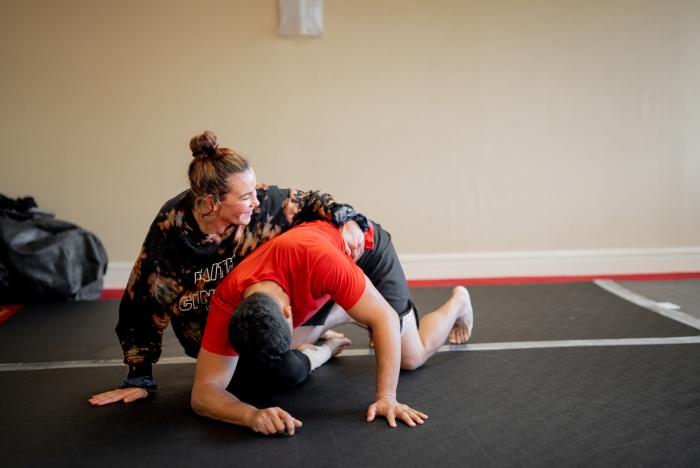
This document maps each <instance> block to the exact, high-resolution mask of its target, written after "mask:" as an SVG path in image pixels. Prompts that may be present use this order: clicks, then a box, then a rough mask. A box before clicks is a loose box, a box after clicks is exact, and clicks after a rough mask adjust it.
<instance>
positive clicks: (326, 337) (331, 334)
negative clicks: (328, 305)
mask: <svg viewBox="0 0 700 468" xmlns="http://www.w3.org/2000/svg"><path fill="white" fill-rule="evenodd" d="M331 338H345V335H343V334H342V333H339V332H337V331H335V330H326V331H325V332H323V335H321V337H320V338H319V340H330V339H331Z"/></svg>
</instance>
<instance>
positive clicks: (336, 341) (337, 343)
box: [323, 332, 352, 357]
mask: <svg viewBox="0 0 700 468" xmlns="http://www.w3.org/2000/svg"><path fill="white" fill-rule="evenodd" d="M333 333H335V332H333ZM338 335H340V337H339V338H336V337H333V338H330V339H327V340H323V344H325V345H326V346H328V349H330V350H331V357H334V356H337V355H338V354H340V352H341V351H343V350H344V349H345V348H347V347H348V346H350V345H351V344H352V341H350V339H349V338H345V336H344V335H343V334H342V333H338Z"/></svg>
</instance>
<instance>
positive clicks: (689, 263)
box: [399, 247, 700, 280]
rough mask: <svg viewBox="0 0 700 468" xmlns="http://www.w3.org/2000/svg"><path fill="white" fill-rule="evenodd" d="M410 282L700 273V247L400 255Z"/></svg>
mask: <svg viewBox="0 0 700 468" xmlns="http://www.w3.org/2000/svg"><path fill="white" fill-rule="evenodd" d="M399 257H400V258H401V264H402V265H403V268H404V271H405V272H406V277H407V278H408V279H411V280H418V279H444V278H508V277H538V276H589V275H627V274H646V273H679V272H698V271H700V247H680V248H663V249H616V250H569V251H541V252H484V253H455V254H433V255H430V254H407V255H400V256H399Z"/></svg>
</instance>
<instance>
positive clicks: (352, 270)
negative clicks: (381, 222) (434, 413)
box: [191, 221, 473, 435]
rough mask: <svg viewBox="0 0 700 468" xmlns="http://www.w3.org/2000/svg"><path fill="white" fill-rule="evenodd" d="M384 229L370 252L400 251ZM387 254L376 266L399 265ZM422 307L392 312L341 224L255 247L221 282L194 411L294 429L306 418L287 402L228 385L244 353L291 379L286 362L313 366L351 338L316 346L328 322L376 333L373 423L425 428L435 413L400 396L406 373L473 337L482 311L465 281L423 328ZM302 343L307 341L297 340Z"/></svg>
mask: <svg viewBox="0 0 700 468" xmlns="http://www.w3.org/2000/svg"><path fill="white" fill-rule="evenodd" d="M378 230H381V227H380V226H378V225H376V226H373V229H371V230H370V231H368V234H367V239H366V248H368V247H370V246H372V242H370V241H372V240H374V241H375V242H374V243H375V244H376V241H377V240H378V239H379V240H380V241H381V242H382V243H383V244H385V245H384V247H383V248H382V249H381V252H383V254H384V255H385V256H386V255H388V256H394V257H395V251H394V250H393V247H391V243H390V240H384V241H382V240H381V238H378V237H377V235H376V233H377V231H378ZM381 232H385V231H381ZM387 245H388V247H391V248H386V247H387ZM374 250H376V246H375V249H374ZM373 253H374V252H372V251H371V250H370V251H366V252H365V253H364V254H363V255H367V256H368V257H371V256H372V254H373ZM379 260H382V259H379ZM379 260H377V262H376V263H377V265H387V264H394V262H393V261H379ZM394 260H395V259H394ZM406 290H407V288H406ZM329 300H332V301H334V302H335V304H336V305H337V306H335V307H333V310H332V311H330V312H329V313H328V314H327V316H326V317H325V322H324V323H323V324H319V323H318V322H315V321H314V317H315V316H316V315H319V310H321V309H322V307H323V305H324V304H326V303H327V302H328V301H329ZM409 302H410V300H409ZM413 310H414V309H413V308H410V309H409V311H395V310H394V309H392V307H391V306H390V305H389V303H388V302H387V300H386V299H385V298H384V297H382V295H381V294H379V292H378V291H377V289H376V288H375V286H374V285H373V284H372V283H371V281H370V280H369V279H368V278H367V276H365V274H364V273H363V271H362V270H361V269H360V268H359V267H358V266H357V265H356V264H355V263H354V262H353V259H352V258H351V257H349V256H348V255H346V254H345V252H344V245H343V239H342V234H341V233H340V231H339V230H338V228H336V227H334V226H333V225H331V224H330V223H327V222H324V221H315V222H309V223H305V224H302V225H300V226H297V227H295V228H293V229H291V230H289V231H288V232H286V233H284V234H281V235H279V236H277V237H276V238H274V239H272V240H270V241H268V242H267V243H266V244H264V245H263V246H261V247H259V248H258V249H257V250H255V251H254V252H253V253H251V254H250V255H249V256H248V257H247V258H246V259H245V260H244V261H243V262H241V264H240V265H239V266H238V267H237V268H236V269H234V270H233V271H232V272H231V273H230V274H229V275H228V276H227V277H226V278H225V279H224V280H223V282H222V283H221V284H220V285H219V287H218V288H217V290H216V293H215V294H214V296H213V298H212V301H211V308H210V312H209V318H208V322H207V327H206V329H205V332H204V338H203V341H202V349H201V350H200V353H199V356H198V359H197V368H196V372H195V379H194V385H193V388H192V399H191V403H192V408H193V410H194V411H195V412H196V413H197V414H199V415H202V416H206V417H209V418H213V419H218V420H221V421H225V422H229V423H233V424H238V425H243V426H247V427H249V428H251V429H252V430H254V431H256V432H260V433H263V434H276V433H282V432H285V431H286V432H287V433H288V434H289V435H293V434H294V431H295V429H297V428H299V427H301V424H302V423H301V421H299V420H297V419H296V418H294V417H292V415H290V414H289V413H287V412H286V411H284V410H283V409H281V408H263V409H259V408H256V407H254V406H252V405H250V404H247V403H244V402H242V401H241V400H239V399H238V398H237V397H236V396H235V395H234V394H233V393H231V392H229V391H228V390H227V387H228V386H229V384H230V382H231V380H232V378H233V377H234V373H235V372H236V369H237V366H238V363H239V357H240V360H241V363H244V362H247V363H248V364H251V363H252V364H253V365H252V367H251V368H254V369H257V371H259V372H262V373H264V372H266V371H270V372H272V373H275V372H276V373H277V374H278V375H282V374H284V372H281V373H280V372H279V369H280V368H287V369H288V368H290V367H291V368H294V367H295V366H297V364H298V362H299V361H300V360H306V361H308V362H309V367H310V370H313V369H314V368H316V367H318V366H319V365H321V364H323V362H325V361H326V360H328V358H329V357H330V356H331V354H333V353H335V352H338V351H339V350H341V349H342V348H343V347H344V346H345V345H347V341H343V340H344V338H342V337H338V338H332V339H331V340H328V341H331V343H326V344H322V345H321V346H319V347H316V346H314V345H312V344H311V343H313V342H314V341H315V340H316V339H317V338H318V337H319V336H321V335H320V334H321V333H322V332H323V331H324V330H326V329H328V328H329V327H332V326H335V325H337V324H339V323H342V322H349V321H353V322H356V323H359V324H361V325H363V326H365V327H367V328H368V329H370V330H371V332H372V337H373V341H374V348H375V356H376V360H377V375H376V391H375V402H374V403H372V404H371V405H370V407H369V409H368V411H367V421H368V422H371V421H373V420H374V419H375V417H376V416H377V415H380V416H383V417H385V418H386V419H387V421H388V424H389V425H390V426H391V427H396V420H397V419H399V420H401V421H403V422H404V423H405V424H407V425H409V426H415V425H416V424H423V423H424V421H425V419H427V417H428V416H427V415H426V414H424V413H422V412H420V411H417V410H415V409H413V408H411V407H409V406H408V405H405V404H401V403H399V402H398V401H397V399H396V391H397V385H398V377H399V370H400V369H415V368H417V367H419V366H421V365H422V364H423V363H424V362H425V361H426V360H427V359H428V358H429V357H430V356H432V355H433V354H434V353H435V352H436V351H437V350H438V348H439V347H440V346H441V345H442V344H443V343H444V342H445V340H446V339H447V338H448V335H449V334H450V332H451V331H452V330H453V329H455V327H456V326H459V325H461V326H464V327H465V329H466V339H468V338H469V336H470V335H471V331H472V328H473V311H472V307H471V301H470V298H469V293H468V292H467V290H466V289H465V288H463V287H461V286H459V287H456V288H454V290H453V294H452V297H451V298H450V299H449V300H448V301H447V302H446V303H445V304H444V305H443V306H441V307H440V308H439V309H437V310H436V311H434V312H432V313H429V314H427V315H425V316H424V317H423V318H422V319H421V320H420V331H419V329H418V323H417V320H416V313H415V312H413V313H410V312H411V311H413ZM397 312H398V313H397ZM404 312H408V313H404ZM292 330H294V335H292ZM293 336H294V339H293ZM299 340H301V341H303V343H301V344H298V345H296V343H294V342H298V341H299ZM295 345H296V346H295ZM293 347H296V349H290V348H293ZM306 358H308V359H306ZM297 367H298V366H297ZM309 372H310V371H309ZM306 377H308V373H307V374H306V375H301V376H298V375H297V376H292V377H291V379H290V381H289V382H288V383H291V384H296V383H299V381H303V380H304V379H305V378H306Z"/></svg>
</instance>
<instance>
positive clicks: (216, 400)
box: [191, 383, 257, 427]
mask: <svg viewBox="0 0 700 468" xmlns="http://www.w3.org/2000/svg"><path fill="white" fill-rule="evenodd" d="M191 404H192V409H193V410H194V412H195V413H197V414H198V415H200V416H204V417H206V418H210V419H216V420H218V421H223V422H227V423H231V424H236V425H239V426H247V427H250V421H251V419H252V417H253V415H254V413H255V412H256V411H257V408H255V407H254V406H252V405H249V404H247V403H244V402H242V401H240V400H239V399H238V398H236V397H235V396H234V395H233V394H231V393H229V392H228V391H226V390H225V389H222V388H221V387H219V386H218V385H216V384H212V383H204V384H200V385H195V387H194V388H193V389H192V401H191Z"/></svg>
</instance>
